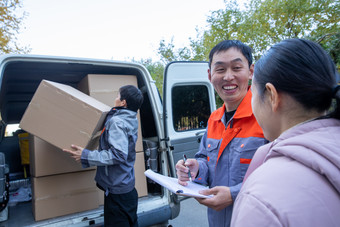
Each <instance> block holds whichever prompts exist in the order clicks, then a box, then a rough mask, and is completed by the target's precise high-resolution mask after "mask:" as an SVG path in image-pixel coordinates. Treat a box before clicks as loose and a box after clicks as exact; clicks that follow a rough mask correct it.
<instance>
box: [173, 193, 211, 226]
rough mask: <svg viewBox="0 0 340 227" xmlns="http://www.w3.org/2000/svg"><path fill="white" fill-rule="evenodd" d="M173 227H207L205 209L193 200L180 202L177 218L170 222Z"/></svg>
mask: <svg viewBox="0 0 340 227" xmlns="http://www.w3.org/2000/svg"><path fill="white" fill-rule="evenodd" d="M169 225H172V226H173V227H208V226H209V225H208V218H207V208H206V206H203V205H201V204H199V203H198V202H197V201H196V200H195V199H193V198H189V199H186V200H184V201H182V202H181V211H180V213H179V215H178V217H177V218H175V219H173V220H170V221H169Z"/></svg>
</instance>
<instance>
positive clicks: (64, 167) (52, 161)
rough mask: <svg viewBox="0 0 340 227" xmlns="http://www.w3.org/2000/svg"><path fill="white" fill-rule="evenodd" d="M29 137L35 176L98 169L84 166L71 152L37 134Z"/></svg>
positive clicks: (32, 169)
mask: <svg viewBox="0 0 340 227" xmlns="http://www.w3.org/2000/svg"><path fill="white" fill-rule="evenodd" d="M28 138H29V153H30V156H29V157H30V173H31V176H33V177H42V176H49V175H55V174H61V173H70V172H78V171H87V170H90V169H96V168H95V167H90V168H82V166H81V164H80V163H79V162H76V161H75V160H74V159H73V158H71V156H70V154H68V153H66V152H64V151H62V150H61V149H60V148H58V147H55V146H53V145H52V144H50V143H48V142H46V141H44V140H42V139H40V138H38V137H36V136H33V135H29V137H28Z"/></svg>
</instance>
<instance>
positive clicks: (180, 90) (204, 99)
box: [171, 85, 210, 132]
mask: <svg viewBox="0 0 340 227" xmlns="http://www.w3.org/2000/svg"><path fill="white" fill-rule="evenodd" d="M171 98H172V116H173V127H174V129H175V131H177V132H181V131H188V130H194V129H200V128H205V127H206V126H207V122H208V118H209V116H210V101H209V93H208V88H207V87H206V86H204V85H184V86H176V87H174V88H173V90H172V97H171Z"/></svg>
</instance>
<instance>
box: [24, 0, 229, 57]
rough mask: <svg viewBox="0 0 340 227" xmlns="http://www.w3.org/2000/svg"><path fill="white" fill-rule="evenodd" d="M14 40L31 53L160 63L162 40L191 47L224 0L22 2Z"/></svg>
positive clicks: (50, 0)
mask: <svg viewBox="0 0 340 227" xmlns="http://www.w3.org/2000/svg"><path fill="white" fill-rule="evenodd" d="M22 3H23V7H22V8H21V9H20V10H21V11H18V12H19V13H20V12H22V11H25V12H26V13H27V16H26V18H25V19H24V20H23V23H22V25H21V30H20V34H18V35H17V38H18V40H17V42H18V44H19V45H20V46H27V47H29V48H30V49H31V52H30V53H31V54H39V55H55V56H69V57H84V58H98V59H110V60H132V59H135V60H140V59H148V58H152V60H153V61H158V60H159V59H160V57H159V55H158V54H157V49H158V47H159V43H160V41H161V40H165V42H166V43H170V41H171V39H172V38H173V42H174V44H175V47H176V48H180V47H185V46H189V38H190V37H191V38H195V37H196V34H197V32H196V28H198V29H203V28H205V27H206V26H207V22H206V20H207V18H208V16H209V15H211V12H212V11H215V10H218V9H223V8H224V6H225V4H224V1H223V0H171V1H170V0H22Z"/></svg>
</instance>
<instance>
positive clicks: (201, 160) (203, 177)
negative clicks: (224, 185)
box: [194, 131, 209, 185]
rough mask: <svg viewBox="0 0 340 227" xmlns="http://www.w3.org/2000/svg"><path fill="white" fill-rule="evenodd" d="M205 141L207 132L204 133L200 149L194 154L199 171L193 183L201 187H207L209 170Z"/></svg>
mask: <svg viewBox="0 0 340 227" xmlns="http://www.w3.org/2000/svg"><path fill="white" fill-rule="evenodd" d="M206 141H207V131H206V132H205V133H204V135H203V137H202V140H201V143H200V148H199V150H198V152H197V153H196V154H195V158H196V159H197V161H198V164H199V170H198V175H197V176H196V178H195V180H194V182H196V183H199V184H203V185H209V184H208V182H209V169H208V164H207V150H206Z"/></svg>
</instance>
